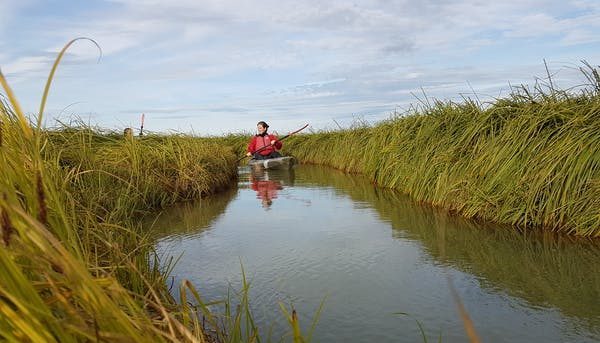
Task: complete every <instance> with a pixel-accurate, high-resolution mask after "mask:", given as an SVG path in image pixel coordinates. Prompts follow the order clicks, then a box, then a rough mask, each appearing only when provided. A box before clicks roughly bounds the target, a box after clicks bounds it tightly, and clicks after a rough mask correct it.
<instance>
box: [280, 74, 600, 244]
mask: <svg viewBox="0 0 600 343" xmlns="http://www.w3.org/2000/svg"><path fill="white" fill-rule="evenodd" d="M597 75H598V73H597V71H596V69H593V68H592V69H590V70H588V71H587V73H586V76H588V78H589V80H590V81H593V82H594V84H593V85H592V86H590V87H588V88H586V89H585V90H583V91H581V92H579V93H576V94H575V93H570V92H566V91H557V90H555V89H553V88H552V89H550V90H544V89H542V88H541V87H536V88H535V89H533V90H529V89H527V88H525V87H522V88H519V89H515V91H514V92H513V93H512V94H511V95H509V96H508V97H506V98H501V99H497V100H496V101H494V102H493V103H490V104H486V105H483V104H480V103H478V102H476V101H473V100H469V99H466V100H465V101H464V102H462V103H454V102H450V101H436V102H435V103H433V104H432V105H430V106H427V107H424V108H421V109H418V110H417V109H415V110H413V111H411V112H409V113H407V114H406V115H404V116H398V117H395V118H392V119H390V120H387V121H385V122H383V123H381V124H378V125H375V126H368V125H361V126H359V127H355V128H352V129H348V130H342V131H334V132H320V133H317V134H310V135H299V136H296V137H291V138H290V139H289V140H288V141H287V144H286V150H287V151H288V152H290V153H292V154H293V155H294V156H296V157H297V158H298V159H299V160H300V161H301V162H305V163H316V164H323V165H328V166H332V167H334V168H338V169H342V170H344V171H346V172H351V173H363V174H365V175H367V176H368V177H370V178H371V179H372V180H373V181H374V182H375V183H377V184H378V185H381V186H384V187H390V188H394V189H398V190H400V191H402V192H404V193H406V194H409V195H410V196H411V197H412V198H413V199H415V200H417V201H422V202H426V203H431V204H433V205H435V206H440V207H443V208H446V209H447V210H449V211H450V212H453V213H458V214H461V215H463V216H465V217H468V218H478V219H485V220H489V221H494V222H498V223H507V224H511V225H516V226H519V227H523V228H529V227H543V228H545V229H548V230H553V231H562V232H566V233H573V234H577V235H583V236H600V92H599V89H600V79H599V78H598V77H597Z"/></svg>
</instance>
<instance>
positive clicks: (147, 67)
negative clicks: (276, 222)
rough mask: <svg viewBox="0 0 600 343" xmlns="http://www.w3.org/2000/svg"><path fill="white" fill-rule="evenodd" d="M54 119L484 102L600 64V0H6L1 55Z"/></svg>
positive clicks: (218, 123) (200, 127) (189, 122)
mask: <svg viewBox="0 0 600 343" xmlns="http://www.w3.org/2000/svg"><path fill="white" fill-rule="evenodd" d="M82 36H83V37H89V38H91V39H94V40H95V41H96V42H97V43H98V44H99V45H100V47H101V48H102V58H101V59H100V61H99V62H98V56H99V54H98V50H97V48H96V47H95V46H94V45H93V44H92V43H90V42H88V41H84V40H82V41H78V42H76V43H75V44H74V45H73V46H72V49H70V50H69V52H68V54H67V55H66V56H65V58H64V59H63V63H62V64H61V65H60V66H59V69H58V71H57V74H56V78H55V79H54V81H53V86H52V89H51V92H50V97H49V99H48V103H47V107H46V113H45V123H46V125H48V126H53V125H56V120H57V119H58V120H61V121H63V122H67V123H68V122H69V121H71V120H73V118H80V119H81V120H83V121H85V122H87V123H90V124H92V125H97V126H100V127H102V128H106V129H114V130H121V129H122V128H124V127H126V126H132V127H138V126H139V121H140V115H141V113H145V115H146V123H145V128H146V129H148V130H151V131H157V132H186V133H190V132H194V133H196V134H202V135H207V134H208V135H211V134H216V135H218V134H222V133H228V132H242V131H246V132H248V131H251V130H253V129H254V126H255V124H256V122H257V121H259V120H265V121H267V122H268V123H269V124H270V125H271V129H274V130H276V131H278V132H280V133H281V134H283V133H285V132H287V131H290V130H293V129H294V128H296V127H300V126H302V125H303V124H304V123H310V124H311V126H312V128H313V129H315V130H317V129H329V128H335V127H337V125H340V126H342V127H348V126H350V125H352V123H353V122H355V121H356V120H361V121H367V122H369V123H375V122H377V121H379V120H383V119H386V118H388V117H389V116H390V113H391V112H393V111H394V110H398V111H403V110H405V109H407V108H408V107H409V105H410V104H411V103H417V102H418V100H417V99H416V98H415V94H417V95H420V94H422V93H423V92H425V94H427V96H428V97H431V98H438V99H456V100H458V99H460V97H461V95H462V94H466V95H469V94H470V95H473V92H475V93H476V94H477V96H478V97H479V98H480V99H481V100H491V99H493V98H494V97H498V96H502V95H505V94H507V92H508V90H509V84H512V85H518V84H532V83H533V82H535V78H536V77H544V76H545V74H546V72H545V67H544V60H546V62H547V63H548V66H549V68H550V71H551V72H552V73H553V74H554V81H555V83H557V84H558V85H559V86H560V87H570V86H573V85H577V84H581V83H583V82H584V81H585V80H584V78H583V77H582V75H581V74H580V73H579V72H578V71H577V68H578V67H580V66H582V64H581V62H580V61H581V60H587V61H588V62H590V63H591V64H593V65H598V64H600V49H599V46H600V45H599V43H600V1H598V0H560V1H559V0H557V1H554V0H546V1H542V0H519V1H497V2H491V1H488V0H485V1H475V0H457V1H442V0H439V1H435V0H420V1H413V0H399V1H388V0H379V1H361V0H358V1H353V2H350V1H318V0H315V1H312V0H311V1H285V0H265V1H226V0H219V1H196V0H171V1H168V2H165V1H158V0H135V1H134V0H106V1H91V0H90V1H61V0H46V1H42V0H0V68H1V70H2V72H3V73H4V75H5V76H6V78H7V79H8V82H9V84H10V85H11V86H12V88H13V90H14V91H15V93H16V94H17V97H18V98H19V99H20V101H21V105H22V106H23V108H24V109H25V110H26V111H27V112H28V113H32V114H33V113H36V112H37V109H38V107H39V101H40V98H41V94H42V91H43V87H44V83H45V79H46V77H47V75H48V73H49V71H50V67H51V64H52V62H53V60H54V58H55V57H56V55H57V53H58V51H59V50H60V49H61V48H62V46H64V44H66V43H67V42H68V41H69V40H71V39H73V38H76V37H82Z"/></svg>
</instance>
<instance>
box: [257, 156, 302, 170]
mask: <svg viewBox="0 0 600 343" xmlns="http://www.w3.org/2000/svg"><path fill="white" fill-rule="evenodd" d="M295 162H296V160H295V159H294V158H293V157H291V156H284V157H277V158H269V159H266V160H250V161H249V162H248V165H249V166H250V167H252V168H253V169H290V168H292V167H293V166H294V163H295Z"/></svg>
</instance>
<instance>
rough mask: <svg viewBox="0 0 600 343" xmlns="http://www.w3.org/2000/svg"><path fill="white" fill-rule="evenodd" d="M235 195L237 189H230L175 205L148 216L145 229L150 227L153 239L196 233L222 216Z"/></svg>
mask: <svg viewBox="0 0 600 343" xmlns="http://www.w3.org/2000/svg"><path fill="white" fill-rule="evenodd" d="M236 194H237V188H236V187H231V188H228V189H225V190H223V191H222V192H219V193H218V194H215V195H212V196H210V197H207V198H205V199H202V200H198V201H193V202H184V203H180V204H175V205H173V206H171V207H169V208H168V209H166V210H164V211H162V212H161V213H159V214H158V215H150V216H148V217H147V218H146V219H145V223H146V224H145V227H151V229H152V237H153V238H154V239H160V238H161V237H164V236H167V235H168V236H170V235H181V234H188V233H194V232H197V231H198V230H200V229H203V228H206V227H208V226H209V225H210V224H211V223H212V222H213V221H214V220H216V219H217V218H218V217H219V216H220V215H222V214H223V212H225V209H226V208H227V205H228V204H229V202H230V201H231V200H232V199H233V198H234V197H235V195H236Z"/></svg>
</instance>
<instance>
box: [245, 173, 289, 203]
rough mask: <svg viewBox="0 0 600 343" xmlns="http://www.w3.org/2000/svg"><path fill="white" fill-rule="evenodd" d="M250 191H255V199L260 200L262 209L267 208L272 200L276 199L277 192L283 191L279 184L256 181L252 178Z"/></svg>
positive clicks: (271, 181)
mask: <svg viewBox="0 0 600 343" xmlns="http://www.w3.org/2000/svg"><path fill="white" fill-rule="evenodd" d="M251 182H252V186H251V187H252V189H253V190H255V191H256V198H257V199H260V200H261V201H260V202H261V203H262V206H263V207H264V208H269V207H270V206H271V204H272V203H273V199H275V198H277V192H278V191H279V190H282V189H283V186H282V185H281V182H279V181H273V180H258V179H255V178H253V179H252V180H251Z"/></svg>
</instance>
